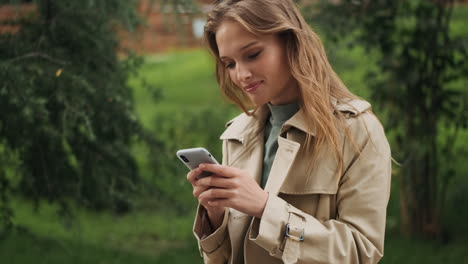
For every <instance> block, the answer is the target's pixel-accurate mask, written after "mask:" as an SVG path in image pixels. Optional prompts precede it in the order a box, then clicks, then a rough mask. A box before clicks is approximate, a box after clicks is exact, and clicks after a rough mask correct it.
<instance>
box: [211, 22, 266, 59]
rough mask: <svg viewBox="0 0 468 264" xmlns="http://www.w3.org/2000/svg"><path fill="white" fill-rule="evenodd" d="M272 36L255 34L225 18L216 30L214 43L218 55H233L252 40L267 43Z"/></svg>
mask: <svg viewBox="0 0 468 264" xmlns="http://www.w3.org/2000/svg"><path fill="white" fill-rule="evenodd" d="M272 37H273V36H269V35H255V34H253V33H252V32H250V31H248V30H247V29H245V28H244V27H243V26H242V25H241V24H240V23H238V22H236V21H233V20H225V21H223V22H222V23H221V25H220V26H219V28H218V30H217V31H216V44H217V46H218V50H219V57H223V56H233V55H235V54H236V53H237V52H240V51H241V49H242V48H243V47H244V46H245V45H248V44H250V43H252V42H257V43H268V42H269V41H271V39H272Z"/></svg>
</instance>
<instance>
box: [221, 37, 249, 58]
mask: <svg viewBox="0 0 468 264" xmlns="http://www.w3.org/2000/svg"><path fill="white" fill-rule="evenodd" d="M257 43H258V40H254V41H252V42H250V43H249V44H247V45H245V46H243V47H242V48H240V49H239V51H242V50H245V49H247V48H249V47H251V46H253V45H255V44H257ZM220 59H221V60H223V59H227V57H226V56H222V57H220Z"/></svg>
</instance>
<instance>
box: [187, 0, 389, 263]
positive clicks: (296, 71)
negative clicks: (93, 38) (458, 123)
mask: <svg viewBox="0 0 468 264" xmlns="http://www.w3.org/2000/svg"><path fill="white" fill-rule="evenodd" d="M205 37H206V40H207V41H208V43H209V48H210V50H211V51H212V53H213V54H214V56H215V58H216V73H217V78H218V82H219V85H220V87H221V89H222V91H223V93H224V94H225V95H226V96H227V97H228V98H229V99H230V100H232V101H233V102H235V103H236V104H237V105H238V106H239V107H240V108H241V109H242V110H243V111H244V113H243V114H241V115H240V116H238V117H236V118H234V119H233V120H232V121H230V122H228V125H227V126H228V127H227V129H226V131H225V132H224V133H223V134H222V135H221V139H222V140H223V165H211V164H202V165H200V167H199V168H197V169H194V170H192V171H191V172H189V173H188V175H187V178H188V180H189V181H190V183H191V184H192V185H193V194H194V196H195V197H196V198H197V199H198V201H199V204H200V205H199V208H198V212H197V216H196V219H195V224H194V233H195V235H196V237H197V239H198V241H199V247H200V252H201V254H202V256H203V258H204V261H205V263H247V264H250V263H283V262H284V263H376V262H378V261H379V259H381V258H382V256H383V242H384V232H385V217H386V206H387V203H388V199H389V189H390V174H391V161H390V148H389V145H388V142H387V139H386V137H385V134H384V131H383V128H382V126H381V125H380V123H379V121H378V120H377V118H376V117H375V116H374V115H373V114H372V113H371V112H370V104H369V103H367V102H365V101H362V100H359V99H357V97H356V96H355V95H353V94H352V93H351V92H350V91H349V90H348V89H347V88H346V87H345V85H344V84H343V83H342V82H341V81H340V79H339V78H338V76H337V75H336V74H335V72H334V71H333V70H332V68H331V66H330V64H329V62H328V60H327V57H326V54H325V51H324V49H323V46H322V44H321V41H320V39H319V38H318V36H317V35H316V34H315V33H314V32H313V31H312V30H311V29H310V27H309V26H308V25H307V24H306V22H305V21H304V19H303V17H302V15H301V14H300V13H299V11H298V10H297V8H296V7H295V4H294V3H293V1H292V0H261V1H260V0H237V1H233V0H227V1H219V3H218V4H217V5H216V6H215V7H214V9H213V10H212V11H211V13H210V14H209V16H208V21H207V24H206V26H205ZM202 171H210V172H212V173H213V175H212V176H210V177H206V178H198V175H199V174H200V173H201V172H202Z"/></svg>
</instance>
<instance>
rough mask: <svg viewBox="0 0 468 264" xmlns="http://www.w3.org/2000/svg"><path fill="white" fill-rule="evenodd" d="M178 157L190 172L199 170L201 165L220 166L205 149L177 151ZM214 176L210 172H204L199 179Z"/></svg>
mask: <svg viewBox="0 0 468 264" xmlns="http://www.w3.org/2000/svg"><path fill="white" fill-rule="evenodd" d="M177 157H178V158H179V159H180V160H181V161H182V163H184V164H185V166H187V168H189V169H190V170H193V169H195V168H197V167H198V166H199V165H200V164H201V163H212V164H219V163H218V161H217V160H216V159H215V158H214V157H213V155H211V153H210V152H209V151H208V150H206V149H205V148H190V149H181V150H178V151H177ZM210 175H212V173H211V172H209V171H203V172H202V173H201V174H200V175H198V178H203V177H208V176H210Z"/></svg>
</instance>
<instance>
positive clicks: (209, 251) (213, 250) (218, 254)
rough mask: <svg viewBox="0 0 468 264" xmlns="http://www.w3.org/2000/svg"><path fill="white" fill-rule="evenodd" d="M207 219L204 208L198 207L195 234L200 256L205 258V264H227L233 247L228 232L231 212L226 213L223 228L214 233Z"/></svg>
mask: <svg viewBox="0 0 468 264" xmlns="http://www.w3.org/2000/svg"><path fill="white" fill-rule="evenodd" d="M207 217H208V215H207V213H206V210H205V209H204V207H203V206H201V205H198V210H197V215H196V216H195V223H194V225H193V233H194V235H195V238H196V239H197V242H198V248H199V250H200V255H201V256H202V257H203V260H204V263H216V264H219V263H227V261H228V259H229V256H230V255H231V252H230V251H231V245H230V242H229V236H228V231H227V222H228V219H229V210H226V211H225V213H224V219H223V222H222V224H221V226H220V227H218V229H216V230H214V232H213V230H211V227H210V226H209V224H208V223H207V221H208V218H207Z"/></svg>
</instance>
